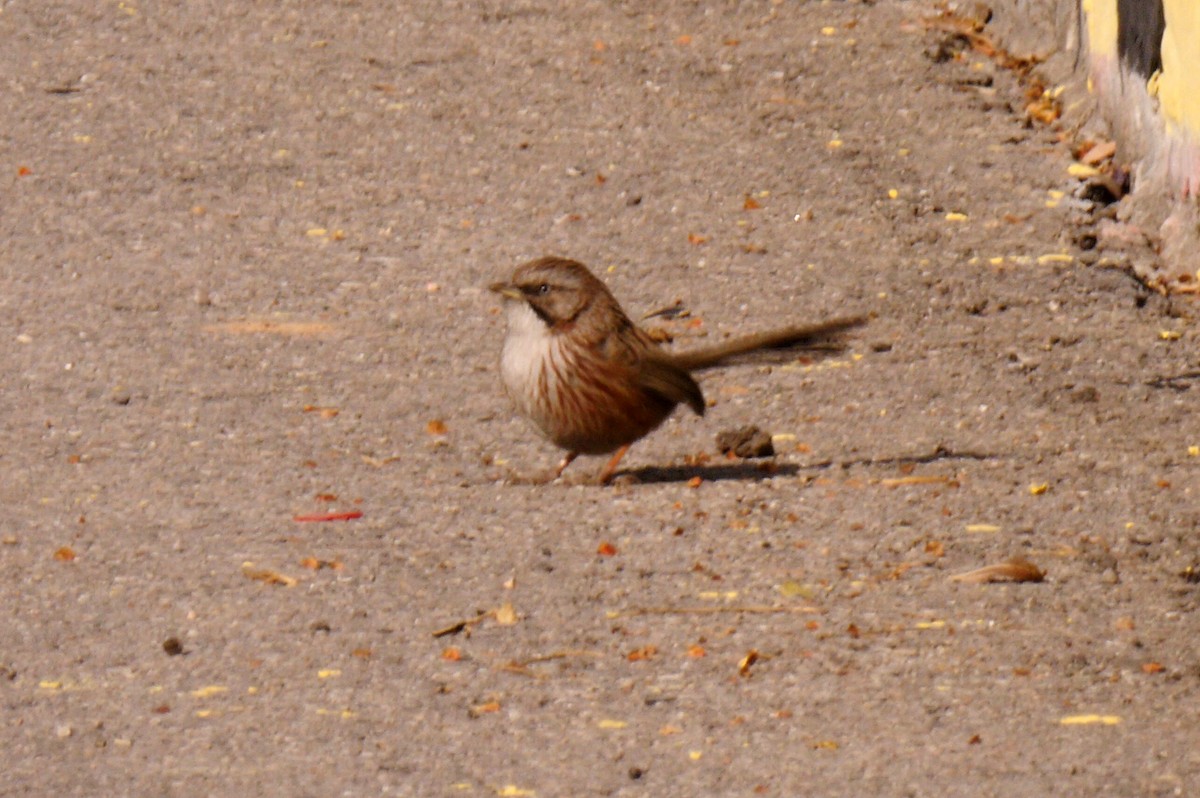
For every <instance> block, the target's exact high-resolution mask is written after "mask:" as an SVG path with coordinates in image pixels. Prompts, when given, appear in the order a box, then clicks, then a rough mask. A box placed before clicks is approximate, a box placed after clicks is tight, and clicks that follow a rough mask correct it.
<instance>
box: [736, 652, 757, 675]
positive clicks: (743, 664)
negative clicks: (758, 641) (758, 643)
mask: <svg viewBox="0 0 1200 798" xmlns="http://www.w3.org/2000/svg"><path fill="white" fill-rule="evenodd" d="M756 662H758V651H756V650H755V649H753V648H752V649H750V650H749V651H747V652H746V656H744V657H742V659H741V660H740V661H739V662H738V676H749V675H750V666H752V665H753V664H754V663H756Z"/></svg>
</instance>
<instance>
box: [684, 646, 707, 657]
mask: <svg viewBox="0 0 1200 798" xmlns="http://www.w3.org/2000/svg"><path fill="white" fill-rule="evenodd" d="M687 655H688V656H689V657H691V658H692V659H700V658H701V657H705V656H708V652H707V651H705V650H704V646H701V645H691V646H688V649H687Z"/></svg>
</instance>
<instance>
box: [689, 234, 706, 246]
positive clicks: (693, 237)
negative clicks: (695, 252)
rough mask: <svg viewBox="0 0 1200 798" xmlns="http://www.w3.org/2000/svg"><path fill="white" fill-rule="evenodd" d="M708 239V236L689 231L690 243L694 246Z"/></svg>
mask: <svg viewBox="0 0 1200 798" xmlns="http://www.w3.org/2000/svg"><path fill="white" fill-rule="evenodd" d="M706 241H708V236H702V235H700V234H699V233H688V243H689V244H691V245H692V246H697V247H698V246H700V245H701V244H703V243H704V242H706Z"/></svg>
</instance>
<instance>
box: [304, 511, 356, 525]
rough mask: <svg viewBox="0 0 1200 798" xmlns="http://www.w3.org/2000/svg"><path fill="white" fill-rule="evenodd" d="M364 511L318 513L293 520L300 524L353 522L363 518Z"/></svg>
mask: <svg viewBox="0 0 1200 798" xmlns="http://www.w3.org/2000/svg"><path fill="white" fill-rule="evenodd" d="M362 517H363V514H362V510H350V511H349V512H345V513H317V514H315V515H296V516H292V520H293V521H295V522H297V523H300V524H309V523H316V522H320V521H353V520H354V519H355V518H362Z"/></svg>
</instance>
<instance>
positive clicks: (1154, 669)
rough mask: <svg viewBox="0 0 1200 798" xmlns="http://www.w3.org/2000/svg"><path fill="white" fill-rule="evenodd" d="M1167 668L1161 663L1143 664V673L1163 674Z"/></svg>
mask: <svg viewBox="0 0 1200 798" xmlns="http://www.w3.org/2000/svg"><path fill="white" fill-rule="evenodd" d="M1166 669H1167V668H1166V666H1165V665H1163V664H1162V663H1161V662H1144V663H1142V673H1162V672H1163V671H1165V670H1166Z"/></svg>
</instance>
